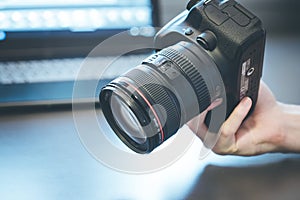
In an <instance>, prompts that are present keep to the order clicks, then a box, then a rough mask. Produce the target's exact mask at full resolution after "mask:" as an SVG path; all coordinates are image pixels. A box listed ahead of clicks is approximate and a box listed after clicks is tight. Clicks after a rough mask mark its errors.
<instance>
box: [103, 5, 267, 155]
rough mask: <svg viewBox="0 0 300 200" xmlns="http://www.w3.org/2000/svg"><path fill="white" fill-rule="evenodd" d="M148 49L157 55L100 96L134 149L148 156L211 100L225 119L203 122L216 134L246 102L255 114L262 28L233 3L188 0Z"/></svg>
mask: <svg viewBox="0 0 300 200" xmlns="http://www.w3.org/2000/svg"><path fill="white" fill-rule="evenodd" d="M154 44H155V48H156V53H155V54H153V55H151V56H149V57H148V58H146V59H145V60H144V61H142V62H141V64H140V65H139V66H137V67H135V68H132V69H131V70H129V71H128V72H126V73H125V74H123V75H121V76H120V77H118V78H116V79H115V80H113V81H111V82H110V83H109V84H107V85H106V86H105V87H103V88H102V90H101V92H100V97H99V98H100V105H101V107H102V111H103V114H104V116H105V118H106V120H107V122H108V124H109V125H110V126H111V128H112V129H113V130H114V132H115V133H116V134H117V136H118V137H119V138H120V139H121V140H122V141H123V142H124V143H125V144H126V145H127V146H128V147H129V148H130V149H132V150H133V151H135V152H137V153H149V152H151V151H152V150H153V149H155V148H156V147H158V146H159V145H160V144H162V143H163V142H164V141H165V140H167V139H168V138H170V137H171V136H172V135H174V134H175V133H176V132H177V130H178V129H179V128H180V127H181V126H183V125H184V124H185V123H186V122H188V121H189V120H190V119H192V118H193V117H195V116H197V115H199V114H200V113H201V112H203V111H204V110H206V109H207V108H208V107H209V106H210V105H211V104H212V103H213V102H214V101H215V100H217V99H220V98H221V99H222V105H221V106H219V107H222V106H223V108H225V109H223V111H224V114H223V115H222V114H218V113H217V114H215V116H216V118H218V117H219V118H218V119H216V120H214V117H213V115H212V114H211V115H210V114H208V115H207V120H205V123H206V125H207V126H210V124H214V123H215V124H216V125H215V126H212V127H214V129H215V130H214V131H218V128H220V125H221V124H222V122H224V120H225V119H226V118H227V117H228V116H229V115H230V113H231V112H232V110H233V109H234V107H235V106H236V105H237V104H238V103H239V102H240V100H241V99H242V98H244V97H245V96H248V97H250V98H251V99H252V101H253V105H252V108H251V111H252V110H253V109H254V106H255V104H256V101H257V96H258V89H259V84H260V78H261V75H262V66H263V56H264V47H265V30H264V29H263V27H262V23H261V21H260V19H258V18H257V17H256V16H255V15H254V14H252V13H251V12H250V11H248V10H247V9H246V8H244V7H243V6H242V5H240V4H239V3H237V2H236V1H234V0H227V1H220V0H202V1H199V0H198V1H197V0H191V1H190V2H189V3H188V5H187V9H186V10H185V11H183V12H182V13H181V14H179V15H178V16H177V17H175V18H174V19H173V20H171V21H170V22H169V23H168V24H167V25H165V26H164V27H163V28H162V29H161V30H160V31H159V32H158V33H157V34H156V36H155V39H154ZM215 109H218V108H215ZM213 110H214V109H213ZM251 111H250V113H251ZM221 115H222V116H224V117H220V116H221ZM217 121H218V122H217Z"/></svg>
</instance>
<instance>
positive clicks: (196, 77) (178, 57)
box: [158, 47, 211, 112]
mask: <svg viewBox="0 0 300 200" xmlns="http://www.w3.org/2000/svg"><path fill="white" fill-rule="evenodd" d="M158 54H159V55H162V56H165V57H167V58H169V59H170V60H171V61H173V62H174V63H175V64H176V65H177V66H178V67H179V69H180V70H181V71H182V72H183V74H184V75H185V78H186V79H187V80H188V81H189V82H190V84H191V85H192V87H193V89H194V90H195V93H196V96H197V99H198V102H199V111H200V112H203V111H204V110H205V109H206V108H207V107H208V106H209V105H210V103H211V98H210V94H209V91H208V88H207V85H206V83H205V81H204V79H203V78H202V76H201V74H200V73H199V71H198V70H197V69H196V67H195V66H194V64H193V63H192V62H191V61H190V60H189V59H188V58H187V57H186V56H185V55H183V54H181V53H180V52H178V51H177V50H175V49H172V48H170V47H169V48H166V49H163V50H161V51H160V52H159V53H158Z"/></svg>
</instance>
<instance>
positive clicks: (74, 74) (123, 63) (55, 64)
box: [0, 54, 147, 85]
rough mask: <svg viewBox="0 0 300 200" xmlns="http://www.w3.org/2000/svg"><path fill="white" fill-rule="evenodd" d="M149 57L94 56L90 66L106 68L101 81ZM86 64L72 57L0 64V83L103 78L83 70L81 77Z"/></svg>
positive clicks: (90, 59)
mask: <svg viewBox="0 0 300 200" xmlns="http://www.w3.org/2000/svg"><path fill="white" fill-rule="evenodd" d="M146 57H147V55H145V54H138V55H128V56H122V57H119V58H118V59H116V57H109V56H108V57H100V58H99V57H95V58H89V60H88V62H89V65H93V66H99V67H101V68H103V69H107V70H105V73H104V74H102V75H103V76H105V77H102V78H107V79H112V78H114V77H116V76H119V75H120V74H122V73H124V72H125V71H127V70H129V69H130V68H132V67H135V66H136V65H138V64H140V63H141V61H142V60H143V59H145V58H146ZM84 61H85V60H84V58H72V59H51V60H32V61H15V62H0V84H2V85H10V84H23V83H40V82H42V83H45V82H61V81H74V80H75V79H76V80H77V78H78V77H79V79H80V80H97V79H100V75H99V74H97V73H94V72H93V70H84V73H81V74H79V75H80V76H78V73H79V72H80V69H82V67H83V66H84V67H89V66H86V65H85V62H84ZM107 66H109V67H107Z"/></svg>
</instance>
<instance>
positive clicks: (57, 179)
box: [0, 0, 300, 200]
mask: <svg viewBox="0 0 300 200" xmlns="http://www.w3.org/2000/svg"><path fill="white" fill-rule="evenodd" d="M99 1H101V0H99ZM12 2H13V1H12ZM239 2H240V3H241V4H242V5H244V6H245V7H246V8H248V9H249V10H251V11H252V12H253V13H255V14H256V15H257V16H259V17H260V18H261V20H262V21H263V24H264V25H265V28H266V30H267V44H266V51H265V60H264V71H263V80H264V81H265V82H266V83H267V84H268V85H269V86H270V88H271V89H272V91H273V92H274V94H275V96H276V97H277V99H278V100H280V101H283V102H286V103H295V104H300V90H299V80H300V79H299V76H300V67H299V63H300V12H299V8H300V1H297V0H280V1H279V0H239ZM159 3H160V5H161V7H160V14H161V24H162V25H163V24H165V23H167V22H168V21H169V20H170V19H172V18H173V17H175V16H176V15H177V14H178V13H180V12H181V11H183V10H184V9H185V7H186V4H187V1H186V0H159ZM0 7H1V2H0ZM71 88H72V85H71ZM0 92H2V91H0ZM29 92H32V90H29ZM47 92H48V91H47V90H46V93H47ZM46 108H47V106H46ZM18 109H19V108H17V109H16V110H18ZM79 112H80V113H79V114H80V115H81V116H82V119H83V120H87V121H88V120H89V115H88V114H89V113H88V112H89V111H88V110H86V109H85V108H82V110H80V111H79ZM89 128H90V127H87V132H88V131H90V129H89ZM188 131H189V130H188V129H187V128H186V127H185V128H184V129H182V132H184V133H186V132H188ZM107 132H108V134H109V133H110V132H109V131H108V130H107ZM111 134H113V133H111ZM179 134H180V133H179ZM188 134H192V133H189V132H188ZM95 142H96V144H97V145H99V146H101V145H102V144H101V141H95ZM201 147H202V143H201V142H200V140H198V139H195V141H194V143H193V144H192V145H191V147H190V149H188V151H187V152H184V156H182V157H181V158H180V159H178V160H177V161H176V162H175V163H174V164H172V165H170V166H168V167H166V168H164V169H161V170H158V171H156V172H154V173H148V174H139V175H136V174H127V173H124V172H120V171H115V170H114V169H111V168H109V167H107V166H105V165H103V164H101V163H100V162H99V161H98V160H96V159H94V158H93V157H92V156H91V155H90V154H89V153H88V152H87V150H86V149H85V148H84V146H83V144H82V143H81V141H80V139H79V137H78V135H77V129H76V125H75V122H74V120H73V113H72V110H70V109H62V108H53V107H49V108H48V109H45V107H42V108H40V109H39V110H38V109H36V108H29V109H27V110H25V111H24V112H12V113H11V112H10V111H9V112H3V113H1V110H0V199H5V200H19V199H23V200H34V199H43V200H48V199H49V200H52V199H62V200H65V199H72V200H77V199H78V200H81V199H89V200H92V199H104V200H106V199H108V200H110V199H112V200H115V199H126V200H131V199H133V200H135V199H137V200H140V199H151V200H152V199H158V200H160V199H166V200H169V199H197V200H198V199H206V200H207V199H213V200H215V199H222V200H226V199H228V200H232V199H270V200H271V199H272V200H274V199H284V200H286V199H299V196H300V194H299V189H298V188H299V180H300V179H299V177H300V174H299V168H300V162H299V157H300V156H299V155H298V154H280V153H277V154H266V155H262V156H255V157H238V156H218V155H216V154H213V153H211V154H209V156H207V157H206V158H205V159H203V160H200V159H199V153H200V148H201ZM104 152H105V153H106V154H107V155H108V156H111V157H115V156H116V155H112V154H111V152H108V151H105V149H104ZM290 158H292V159H290ZM285 159H289V160H288V161H286V160H285ZM294 159H296V161H295V160H294ZM125 162H126V161H125ZM287 172H288V173H287Z"/></svg>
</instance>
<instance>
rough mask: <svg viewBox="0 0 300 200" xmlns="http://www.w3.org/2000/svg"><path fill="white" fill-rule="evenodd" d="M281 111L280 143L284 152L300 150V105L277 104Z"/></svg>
mask: <svg viewBox="0 0 300 200" xmlns="http://www.w3.org/2000/svg"><path fill="white" fill-rule="evenodd" d="M279 106H280V108H281V111H282V119H280V121H281V130H280V131H281V134H282V135H284V139H283V141H282V144H281V145H280V146H281V147H282V148H283V150H284V151H286V152H300V106H296V105H286V104H279Z"/></svg>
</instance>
